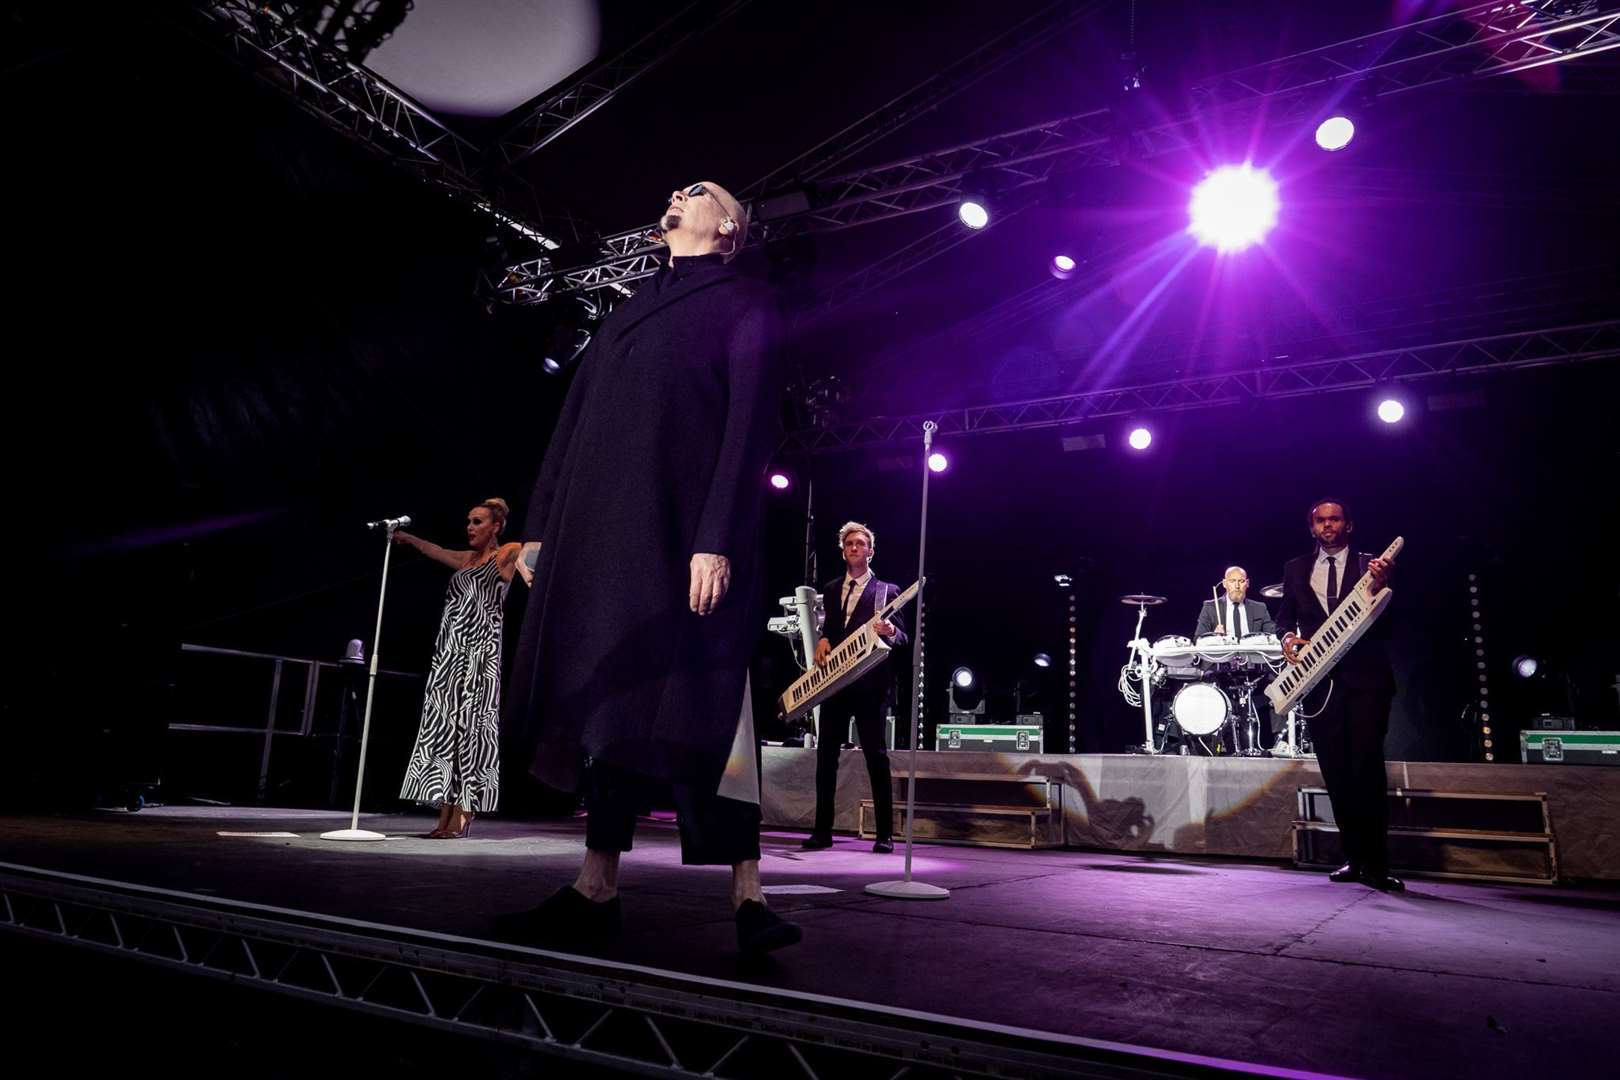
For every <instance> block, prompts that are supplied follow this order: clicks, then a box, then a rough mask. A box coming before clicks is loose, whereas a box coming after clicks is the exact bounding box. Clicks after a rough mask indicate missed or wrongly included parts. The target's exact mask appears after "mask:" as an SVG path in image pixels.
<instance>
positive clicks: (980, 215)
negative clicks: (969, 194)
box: [956, 199, 990, 229]
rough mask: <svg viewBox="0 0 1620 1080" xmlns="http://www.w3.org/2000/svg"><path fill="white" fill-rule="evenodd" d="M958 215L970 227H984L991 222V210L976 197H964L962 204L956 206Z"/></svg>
mask: <svg viewBox="0 0 1620 1080" xmlns="http://www.w3.org/2000/svg"><path fill="white" fill-rule="evenodd" d="M956 216H957V217H959V218H961V219H962V224H964V225H966V226H967V227H968V228H970V229H982V228H984V227H985V226H986V225H988V224H990V211H989V210H986V209H985V207H984V204H983V203H982V202H979V201H978V200H976V199H963V200H962V204H961V205H960V206H958V207H957V208H956Z"/></svg>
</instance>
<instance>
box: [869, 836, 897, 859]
mask: <svg viewBox="0 0 1620 1080" xmlns="http://www.w3.org/2000/svg"><path fill="white" fill-rule="evenodd" d="M872 851H873V852H874V853H875V854H878V855H893V854H894V841H893V840H891V839H889V838H888V837H886V836H880V837H878V838H877V842H876V843H874V844H873V845H872Z"/></svg>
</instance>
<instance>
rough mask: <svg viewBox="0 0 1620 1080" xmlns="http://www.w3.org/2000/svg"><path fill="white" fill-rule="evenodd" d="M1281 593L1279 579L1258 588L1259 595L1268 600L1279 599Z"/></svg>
mask: <svg viewBox="0 0 1620 1080" xmlns="http://www.w3.org/2000/svg"><path fill="white" fill-rule="evenodd" d="M1282 594H1283V583H1282V582H1280V581H1279V582H1277V584H1275V585H1267V586H1266V587H1265V588H1263V589H1261V590H1260V595H1261V596H1264V597H1266V598H1267V599H1270V600H1281V599H1282Z"/></svg>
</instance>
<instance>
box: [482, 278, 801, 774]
mask: <svg viewBox="0 0 1620 1080" xmlns="http://www.w3.org/2000/svg"><path fill="white" fill-rule="evenodd" d="M673 262H674V264H675V267H674V269H673V270H671V269H668V268H666V269H665V270H664V271H662V272H661V273H660V275H659V276H658V277H657V278H654V279H651V280H649V281H648V282H647V283H646V284H645V285H643V286H642V288H641V289H640V290H639V291H638V292H637V293H636V295H635V296H633V297H631V298H630V299H629V300H627V301H625V302H624V303H622V304H620V305H619V307H617V308H616V309H615V310H614V311H613V312H612V313H611V314H610V315H609V316H608V317H607V318H606V319H604V320H603V323H602V326H601V328H600V330H599V331H598V333H597V334H596V337H595V339H594V340H593V341H592V342H591V345H590V347H589V348H588V349H587V350H586V352H585V354H584V355H583V356H582V357H581V358H580V361H579V368H578V371H577V373H576V375H575V377H574V383H573V385H572V387H571V388H570V390H569V392H568V397H567V399H566V401H565V403H564V405H563V410H562V414H561V416H560V417H559V419H558V422H557V428H556V430H555V432H554V433H553V434H552V437H551V444H550V448H549V449H548V450H547V451H546V456H545V461H544V464H543V467H542V469H541V472H540V479H539V481H538V483H537V484H536V485H535V491H534V496H533V498H532V499H531V501H530V504H529V513H528V520H527V527H526V528H525V530H524V533H523V539H524V540H539V541H541V549H540V556H539V562H538V564H537V566H536V573H535V579H534V587H533V589H532V590H531V592H530V596H529V602H528V609H527V612H526V615H525V617H524V621H523V630H522V635H521V637H520V638H519V643H518V652H517V657H516V660H515V663H514V666H513V671H512V676H511V684H510V686H509V687H508V692H507V695H506V700H507V724H508V734H509V735H512V736H515V737H516V738H517V739H518V741H519V743H520V744H521V745H522V746H523V747H524V749H525V751H528V750H530V749H531V748H532V751H533V760H532V764H531V769H532V771H533V772H534V773H535V775H536V776H538V777H540V779H542V780H543V781H545V782H546V783H548V784H551V785H552V786H554V787H560V788H563V789H565V790H575V789H577V787H578V786H579V780H580V766H581V763H582V761H583V758H584V757H585V756H586V755H589V756H590V757H591V758H593V759H596V760H599V761H605V762H608V763H611V764H614V765H619V766H622V767H625V768H629V769H634V770H636V771H638V772H642V773H645V774H647V775H650V776H656V777H663V778H666V779H669V780H673V781H677V782H681V783H691V784H695V785H703V786H706V787H708V788H709V789H711V790H712V789H713V787H714V785H717V784H718V783H719V780H720V776H721V773H722V771H723V769H724V767H725V762H726V757H727V754H728V752H729V750H730V749H731V744H732V740H733V737H734V735H735V732H736V727H737V720H738V716H739V713H740V710H741V707H742V699H743V687H744V679H745V677H746V675H747V671H748V664H749V660H750V659H751V657H752V654H753V650H754V645H755V642H756V641H757V640H758V638H759V631H760V620H761V619H762V618H763V617H764V616H763V614H762V609H761V603H762V601H761V595H762V594H761V588H762V585H763V581H762V575H761V570H762V565H761V564H762V560H761V552H760V550H759V548H760V521H761V516H762V511H763V506H762V500H763V497H764V489H765V470H766V468H767V466H768V464H769V461H770V457H771V455H772V453H773V452H774V451H775V449H776V445H777V442H778V439H779V437H780V424H779V410H780V401H781V394H782V381H783V373H782V366H781V360H780V353H779V350H778V348H777V344H778V327H779V322H778V315H777V309H776V306H775V304H774V302H773V300H772V298H771V295H770V293H769V291H768V290H767V289H766V288H765V287H764V286H763V285H762V284H760V283H757V282H754V281H751V280H749V279H747V278H745V277H742V276H740V275H739V274H738V273H737V272H736V271H734V270H733V269H731V268H730V267H728V266H725V265H724V264H723V263H722V262H721V261H720V257H719V256H718V255H709V256H698V257H694V258H677V259H675V260H673ZM698 552H707V553H712V554H717V555H724V556H726V557H727V558H728V559H730V560H731V573H732V578H731V588H730V591H729V592H728V593H727V595H726V597H725V598H724V600H723V601H722V602H721V604H720V605H719V607H718V609H717V610H716V611H714V612H713V613H712V614H709V615H706V616H699V615H696V614H693V613H692V611H691V610H690V609H689V608H688V589H689V585H690V569H689V567H690V561H691V557H692V555H693V554H694V553H698Z"/></svg>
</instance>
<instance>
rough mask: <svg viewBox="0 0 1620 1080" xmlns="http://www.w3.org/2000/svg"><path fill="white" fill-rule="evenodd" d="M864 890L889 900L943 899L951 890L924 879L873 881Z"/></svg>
mask: <svg viewBox="0 0 1620 1080" xmlns="http://www.w3.org/2000/svg"><path fill="white" fill-rule="evenodd" d="M866 891H867V892H869V893H871V894H872V895H873V896H886V897H888V898H889V899H890V900H944V899H946V898H947V897H949V896H950V895H951V890H949V889H942V888H940V887H939V886H938V885H930V884H928V883H927V882H926V881H874V882H872V884H870V885H868V886H867V887H866Z"/></svg>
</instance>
